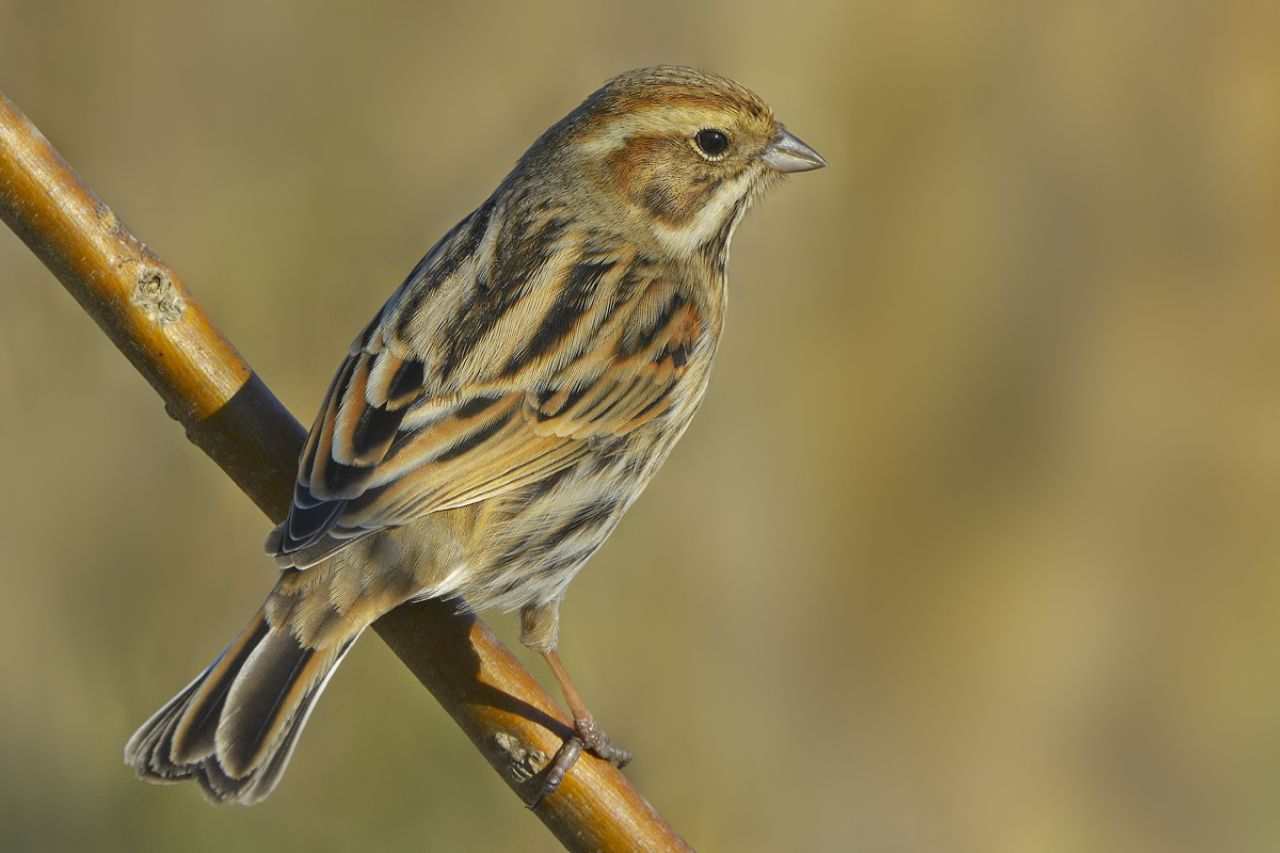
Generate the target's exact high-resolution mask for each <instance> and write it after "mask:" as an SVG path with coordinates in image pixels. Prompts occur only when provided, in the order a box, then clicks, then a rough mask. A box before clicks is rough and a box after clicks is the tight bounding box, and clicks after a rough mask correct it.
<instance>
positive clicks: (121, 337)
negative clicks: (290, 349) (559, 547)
mask: <svg viewBox="0 0 1280 853" xmlns="http://www.w3.org/2000/svg"><path fill="white" fill-rule="evenodd" d="M0 218H3V219H4V221H5V222H6V223H7V224H8V225H9V227H10V228H12V229H13V231H14V232H15V233H16V234H17V235H18V236H19V237H20V238H22V241H23V242H24V243H26V244H27V246H28V248H30V249H31V251H32V252H34V253H35V255H36V256H37V257H38V258H40V260H41V261H43V262H44V264H45V266H47V267H48V268H49V270H50V271H51V272H52V273H53V274H54V275H55V276H57V277H58V279H59V280H60V281H61V282H62V283H63V285H64V286H65V287H66V288H67V290H69V291H70V292H71V295H72V296H74V297H75V298H76V301H78V302H79V303H80V305H81V307H83V308H84V309H85V311H87V312H89V314H90V316H92V317H93V318H94V320H95V321H97V323H98V325H99V326H101V327H102V330H103V331H104V332H106V333H107V336H108V337H109V338H111V340H112V342H114V343H115V345H116V346H117V347H118V348H119V349H120V351H121V352H123V353H124V354H125V356H126V357H127V358H128V359H129V361H130V362H131V363H132V364H133V366H134V367H135V368H136V369H137V370H138V372H140V373H141V374H142V375H143V376H145V377H146V379H147V381H148V382H150V383H151V385H152V387H153V388H155V390H156V392H157V393H159V395H160V396H161V397H162V398H163V399H164V402H165V408H166V410H167V411H168V412H169V414H170V415H171V416H172V417H173V418H175V419H176V420H177V421H178V422H179V423H181V424H182V426H183V428H184V429H185V430H186V433H187V436H188V437H189V438H190V439H191V441H192V442H194V443H195V444H196V445H197V446H198V447H199V448H200V449H201V450H203V451H204V452H205V453H206V454H208V456H209V458H211V459H212V460H213V461H214V462H216V463H218V465H219V466H221V467H222V469H223V470H224V471H226V472H227V474H229V475H230V476H231V478H232V479H233V480H235V482H236V484H237V485H238V486H239V487H240V488H241V489H242V490H243V491H244V492H245V494H247V495H248V496H249V497H250V498H252V499H253V501H254V503H256V504H257V505H258V506H259V507H260V508H261V509H262V510H263V512H265V513H266V514H267V515H268V516H270V517H271V519H272V520H273V521H279V520H280V519H281V518H283V516H284V514H285V512H286V510H287V509H288V506H289V500H290V495H291V490H292V486H293V477H294V471H295V466H296V459H297V457H298V453H299V451H300V449H301V446H302V441H303V439H304V437H305V435H304V431H303V429H302V427H301V426H299V424H298V422H297V421H296V420H294V418H293V417H292V416H291V415H290V414H289V412H288V411H286V410H285V408H284V407H283V406H282V405H281V404H280V402H279V401H278V400H277V399H276V398H275V396H274V395H272V393H271V392H270V390H268V389H267V387H266V385H264V384H263V383H262V381H261V380H260V379H259V378H258V377H257V376H256V375H255V374H254V373H253V371H252V370H251V369H250V367H249V365H248V364H247V363H245V361H244V359H243V358H241V357H240V354H239V353H237V352H236V350H235V348H234V347H232V346H231V343H230V342H229V341H228V340H227V339H226V338H224V337H223V336H222V334H221V333H220V332H219V331H218V330H217V328H216V327H215V326H214V325H213V323H212V321H210V319H209V317H208V316H207V315H206V314H205V313H204V311H203V310H202V309H201V308H200V306H199V305H198V304H197V303H196V302H195V300H193V299H192V297H191V294H190V293H189V292H188V291H187V289H186V287H185V286H184V285H183V284H182V282H181V280H179V278H178V276H177V275H176V274H175V273H174V272H173V271H172V270H170V269H169V268H168V267H167V266H165V264H164V263H163V262H161V261H160V259H159V258H157V257H156V256H155V255H154V254H153V253H152V252H151V251H150V250H149V249H148V248H147V247H146V246H145V245H144V244H143V243H142V242H141V241H140V240H138V238H137V237H135V236H134V235H133V234H132V233H131V232H130V231H129V230H128V229H127V228H125V226H124V225H123V224H121V222H120V221H119V220H118V219H116V217H115V215H114V214H113V213H112V212H111V210H110V209H108V208H107V206H106V205H105V204H103V203H102V201H101V200H100V199H99V198H98V197H97V196H96V195H94V193H93V192H92V191H91V190H90V189H89V188H88V187H86V186H85V185H84V184H83V183H82V182H81V181H80V179H79V178H78V177H77V176H76V174H75V173H74V172H73V171H72V170H71V168H70V167H69V166H68V165H67V163H66V162H65V161H64V160H63V159H62V158H61V156H59V155H58V153H57V152H56V151H55V150H54V149H53V147H52V146H51V145H50V144H49V142H48V141H47V140H46V139H45V138H44V136H43V135H42V134H41V133H40V131H39V130H37V129H36V128H35V126H34V125H32V124H31V123H30V121H28V120H27V118H26V116H24V115H23V114H22V113H21V112H20V111H19V110H18V108H17V107H15V106H14V105H13V103H12V102H10V101H9V100H8V99H7V98H5V97H4V95H3V94H0ZM374 627H375V629H376V630H377V632H378V634H379V635H380V636H381V637H382V639H383V640H385V641H386V643H387V645H389V646H390V647H391V649H392V650H393V651H394V652H395V653H396V654H397V655H399V656H400V659H401V660H402V661H404V663H405V665H406V666H407V667H409V669H410V670H411V671H412V672H413V674H414V675H415V676H417V678H418V680H419V681H421V682H422V684H423V685H424V686H426V688H427V689H428V690H430V691H431V692H432V694H433V695H435V697H436V699H437V700H439V702H440V704H441V705H443V706H444V708H445V710H447V711H448V712H449V714H450V716H452V717H453V719H454V720H455V721H456V722H457V723H458V725H459V726H461V727H462V730H463V731H464V732H466V734H467V737H469V738H471V741H472V743H474V744H475V745H476V747H477V748H478V749H479V750H480V752H481V753H482V754H483V755H484V757H485V758H486V759H487V760H488V761H489V763H490V764H491V765H493V768H494V769H495V770H497V771H498V773H499V775H501V776H502V778H503V780H504V781H506V783H507V784H508V785H509V786H510V787H511V788H512V790H514V791H515V792H516V794H517V795H518V796H519V797H520V798H521V800H522V801H524V802H528V801H529V800H530V799H531V797H532V795H533V791H534V790H535V788H536V786H537V784H538V782H539V779H532V780H531V778H530V777H531V776H532V775H533V774H535V773H537V772H538V771H539V770H541V769H542V767H543V766H544V765H545V763H546V760H547V758H548V757H549V756H550V755H552V754H554V753H555V751H556V749H557V748H558V747H559V746H560V743H561V740H562V739H563V738H564V737H565V736H566V735H567V734H568V733H569V731H570V729H569V725H568V719H567V718H566V717H565V715H564V714H563V712H562V711H561V710H560V709H559V708H558V707H557V705H556V703H555V702H554V701H553V700H552V699H551V697H550V696H548V695H547V694H546V693H545V692H544V691H543V690H542V688H541V687H540V686H539V685H538V684H537V682H536V681H534V679H533V677H532V676H531V675H530V674H529V673H528V672H527V671H526V670H525V669H524V668H523V667H522V666H521V665H520V662H519V661H518V660H517V659H516V658H515V657H514V656H513V655H512V654H511V652H510V651H508V650H507V649H506V648H505V647H504V646H503V645H502V644H501V643H500V642H498V640H497V638H496V637H494V635H493V633H492V632H491V631H490V630H489V629H488V627H486V626H485V624H484V623H483V622H482V621H480V619H478V618H476V617H475V616H472V615H467V614H458V613H456V612H454V608H453V607H452V606H450V605H447V604H442V603H440V602H425V603H422V604H414V605H406V606H404V607H400V608H399V609H397V610H395V611H394V612H392V613H389V614H387V615H386V616H384V617H383V618H382V619H381V620H379V622H378V623H377V624H376V625H375V626H374ZM535 813H536V814H537V815H538V817H539V818H540V819H541V820H542V822H543V823H545V824H546V825H547V826H548V827H549V828H550V829H551V831H552V832H553V833H555V835H556V837H557V838H559V839H560V841H561V843H563V844H564V845H565V847H567V848H569V849H571V850H637V849H639V850H682V849H688V845H687V844H685V842H684V840H683V839H681V838H680V836H679V835H677V834H676V833H675V831H674V830H673V829H672V828H671V826H670V825H668V824H667V823H666V821H664V820H663V819H662V817H661V816H660V815H659V814H658V813H657V812H656V811H655V810H654V809H653V808H652V807H651V806H650V805H649V804H648V802H646V801H645V799H644V798H643V797H642V796H641V795H640V794H639V793H638V792H637V791H636V790H635V789H634V788H633V787H631V784H630V783H629V782H628V781H627V779H626V777H625V776H623V775H622V774H621V773H620V772H618V771H617V770H616V769H615V768H614V767H613V766H612V765H610V764H608V763H607V762H604V761H601V760H599V759H597V758H594V757H592V756H589V755H587V754H585V753H584V754H583V756H582V759H581V760H580V761H579V762H578V764H577V765H576V766H575V767H574V769H573V771H572V772H571V773H570V774H569V776H568V778H567V779H566V780H565V782H564V784H563V785H562V786H561V788H560V790H559V791H558V792H557V793H556V794H554V795H553V796H551V797H548V798H547V799H546V800H545V801H544V802H543V803H542V805H540V806H539V807H538V808H537V810H536V812H535Z"/></svg>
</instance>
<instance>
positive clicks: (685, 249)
mask: <svg viewBox="0 0 1280 853" xmlns="http://www.w3.org/2000/svg"><path fill="white" fill-rule="evenodd" d="M752 181H753V175H752V170H751V169H748V170H746V171H744V172H743V173H742V174H741V175H739V176H738V177H736V178H734V179H733V180H732V181H726V182H725V183H724V184H722V185H721V186H720V188H719V189H717V190H716V191H715V193H713V194H712V196H711V198H709V199H708V200H707V203H706V204H704V205H703V206H702V209H701V210H699V211H698V212H697V213H696V214H694V216H693V217H692V218H691V219H690V220H689V222H688V223H686V224H684V225H668V224H666V223H664V222H660V221H655V222H653V233H654V234H655V235H656V236H657V238H658V241H659V242H661V243H662V245H663V246H665V247H666V248H667V249H669V250H670V251H671V252H672V253H674V254H689V253H692V252H695V251H697V250H698V248H699V247H700V246H702V245H703V244H704V243H706V242H707V241H708V240H710V239H711V238H712V237H714V236H715V234H716V232H717V231H718V230H719V229H720V227H721V226H722V225H723V224H724V222H725V220H726V219H727V218H728V217H729V216H730V215H732V213H733V208H734V206H735V205H736V204H737V203H738V201H739V200H740V199H741V198H743V197H744V196H746V195H747V194H748V193H750V192H751V184H752ZM740 212H741V211H740Z"/></svg>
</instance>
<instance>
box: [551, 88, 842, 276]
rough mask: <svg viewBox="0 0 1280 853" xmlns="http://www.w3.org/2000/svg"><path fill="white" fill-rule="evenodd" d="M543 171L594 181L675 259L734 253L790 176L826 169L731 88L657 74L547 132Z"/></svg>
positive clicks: (594, 99) (596, 100)
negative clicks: (752, 215)
mask: <svg viewBox="0 0 1280 853" xmlns="http://www.w3.org/2000/svg"><path fill="white" fill-rule="evenodd" d="M535 152H538V153H541V154H543V155H546V154H547V153H549V152H556V161H555V162H550V163H549V162H547V161H546V160H544V159H543V158H542V157H539V158H538V160H540V161H541V162H542V165H543V166H544V168H547V167H549V168H551V169H562V170H566V171H569V172H571V173H572V175H573V178H574V179H575V180H580V179H581V178H582V177H585V178H587V179H588V180H589V181H590V183H591V184H593V185H594V186H596V187H599V188H600V189H602V190H603V196H605V197H607V198H609V199H610V201H609V203H610V204H614V205H619V206H621V207H622V208H624V209H626V210H627V211H628V212H629V213H631V214H632V215H633V216H632V217H631V218H632V219H636V218H638V219H640V220H642V221H644V222H646V224H647V225H648V226H649V228H650V229H651V230H652V232H653V233H654V234H655V236H656V237H657V238H658V240H659V242H660V243H661V244H663V245H665V246H666V247H667V248H668V249H670V250H671V251H673V252H676V253H682V252H690V251H695V250H697V249H699V248H701V247H702V246H704V245H706V244H707V243H709V242H711V241H719V242H721V243H727V242H728V238H729V235H730V233H731V232H732V229H733V227H734V225H736V223H737V221H738V220H739V219H740V218H741V217H742V214H743V213H745V212H746V209H747V207H748V206H749V205H750V203H751V201H752V200H753V199H754V198H755V197H757V196H758V195H759V194H760V193H761V192H762V191H763V190H764V189H766V188H767V187H768V186H769V185H771V184H772V183H774V182H775V181H776V180H777V179H779V178H780V177H781V176H783V175H785V174H787V173H790V172H802V171H807V170H809V169H819V168H822V167H823V166H825V165H826V161H825V160H823V159H822V157H821V156H819V155H818V153H817V152H816V151H814V150H813V149H812V148H810V147H809V146H807V145H805V144H804V143H803V142H801V141H800V140H799V139H797V138H796V137H795V136H793V135H792V134H791V133H790V132H788V131H787V129H786V128H785V127H783V125H782V124H781V123H780V122H778V121H777V119H775V118H774V116H773V112H772V111H771V110H770V109H769V107H768V106H766V105H765V103H764V102H763V101H762V100H760V98H759V97H758V96H757V95H755V94H754V93H753V92H751V91H749V90H748V89H746V88H744V87H743V86H740V85H739V84H737V83H735V82H733V81H732V80H729V79H726V78H724V77H720V76H718V75H715V74H709V73H707V72H703V71H697V70H694V69H691V68H679V67H658V68H643V69H639V70H636V71H629V72H627V73H625V74H622V75H620V76H618V77H615V78H613V79H612V80H610V81H609V82H608V83H606V84H605V85H604V86H603V87H602V88H600V89H599V90H598V91H596V92H595V93H594V94H592V95H591V96H590V97H589V98H587V100H586V101H584V102H583V104H582V105H581V106H580V107H578V108H577V109H576V110H574V111H573V112H572V113H570V114H569V115H568V116H567V117H566V118H565V119H564V120H563V121H562V122H560V123H559V124H558V125H556V126H555V127H554V128H552V129H551V130H550V131H548V133H547V135H546V136H545V137H544V138H543V140H541V141H540V143H539V145H537V146H535V149H534V151H531V152H530V154H531V155H534V154H535Z"/></svg>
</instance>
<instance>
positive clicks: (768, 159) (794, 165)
mask: <svg viewBox="0 0 1280 853" xmlns="http://www.w3.org/2000/svg"><path fill="white" fill-rule="evenodd" d="M760 159H761V160H763V161H764V164H765V165H766V166H768V167H769V168H770V169H773V170H775V171H778V172H784V173H785V172H807V171H809V170H810V169H821V168H822V167H823V166H825V165H827V161H826V160H823V159H822V155H821V154H819V153H818V152H817V151H814V150H813V149H812V148H810V147H809V146H808V145H805V144H804V143H803V142H801V141H800V140H799V139H797V138H796V136H795V135H794V134H792V133H791V132H790V131H789V130H787V129H786V128H785V127H779V129H778V136H777V138H775V139H774V140H773V142H771V143H769V145H768V147H766V148H765V149H764V154H762V155H761V156H760Z"/></svg>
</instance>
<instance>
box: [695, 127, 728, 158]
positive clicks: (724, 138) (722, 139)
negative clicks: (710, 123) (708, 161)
mask: <svg viewBox="0 0 1280 853" xmlns="http://www.w3.org/2000/svg"><path fill="white" fill-rule="evenodd" d="M693 141H694V142H695V143H696V144H697V146H698V150H699V151H701V152H702V153H703V154H706V155H707V156H708V157H720V156H721V155H723V154H724V152H726V151H728V150H729V137H728V135H726V134H725V132H724V131H723V130H716V129H715V128H712V127H708V128H706V129H704V130H700V131H698V132H697V134H696V135H695V136H694V137H693Z"/></svg>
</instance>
